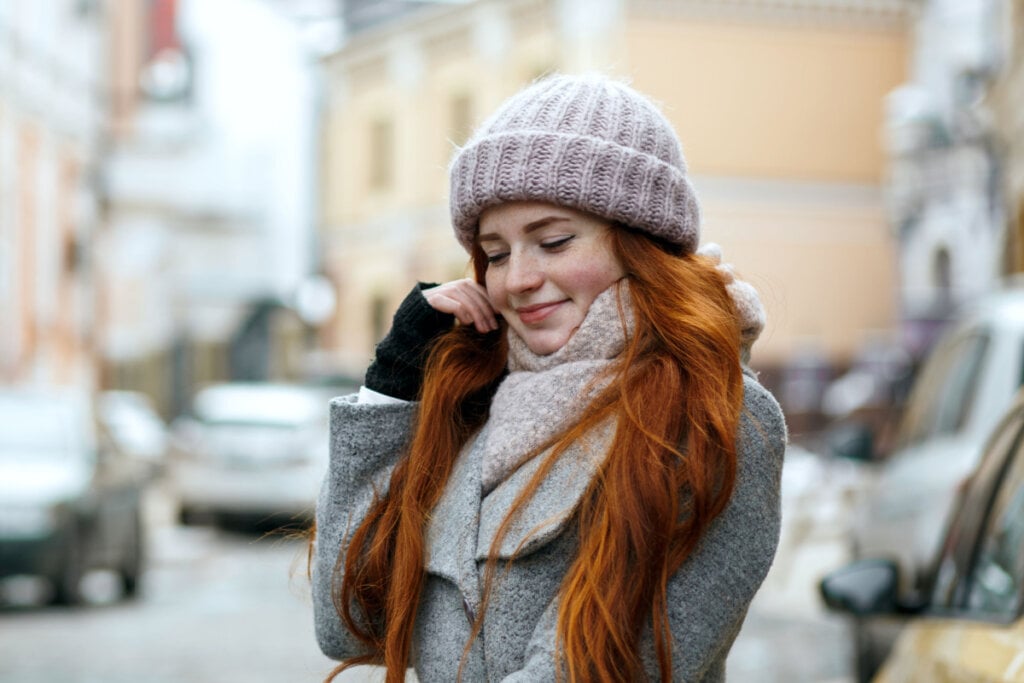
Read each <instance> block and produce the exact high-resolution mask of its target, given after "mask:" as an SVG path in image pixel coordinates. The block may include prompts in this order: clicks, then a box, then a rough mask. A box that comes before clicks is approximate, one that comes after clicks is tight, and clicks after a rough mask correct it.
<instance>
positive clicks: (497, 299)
mask: <svg viewBox="0 0 1024 683" xmlns="http://www.w3.org/2000/svg"><path fill="white" fill-rule="evenodd" d="M484 290H486V292H487V300H488V301H490V302H491V307H492V308H495V309H498V310H500V308H501V303H502V301H503V299H504V298H505V296H504V288H503V287H502V286H501V282H500V281H499V278H497V277H495V276H494V275H492V274H491V272H490V271H488V272H486V273H485V274H484Z"/></svg>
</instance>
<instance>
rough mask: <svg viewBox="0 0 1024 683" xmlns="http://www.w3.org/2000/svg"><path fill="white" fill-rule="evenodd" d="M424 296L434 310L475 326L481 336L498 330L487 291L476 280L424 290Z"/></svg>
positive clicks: (454, 281)
mask: <svg viewBox="0 0 1024 683" xmlns="http://www.w3.org/2000/svg"><path fill="white" fill-rule="evenodd" d="M422 294H423V297H424V298H425V299H426V300H427V303H429V304H430V306H431V307H432V308H434V309H435V310H438V311H441V312H442V313H449V314H451V315H454V316H455V318H456V319H457V320H458V321H459V322H460V323H462V324H463V325H473V326H475V327H476V330H477V332H479V333H481V334H487V333H488V332H493V331H494V330H496V329H498V319H497V316H496V315H495V312H494V309H493V308H492V307H491V302H490V299H488V298H487V290H485V289H484V288H483V286H482V285H480V284H479V283H478V282H476V281H475V280H472V279H470V278H465V279H463V280H453V281H451V282H446V283H444V284H443V285H437V286H436V287H431V288H429V289H424V290H422Z"/></svg>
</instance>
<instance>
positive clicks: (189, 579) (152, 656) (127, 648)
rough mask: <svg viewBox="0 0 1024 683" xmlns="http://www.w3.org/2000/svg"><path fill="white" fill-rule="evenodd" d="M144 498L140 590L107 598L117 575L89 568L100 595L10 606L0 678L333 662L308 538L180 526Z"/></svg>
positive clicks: (215, 681)
mask: <svg viewBox="0 0 1024 683" xmlns="http://www.w3.org/2000/svg"><path fill="white" fill-rule="evenodd" d="M149 502H150V505H149V510H148V511H149V514H150V521H151V523H152V524H153V527H154V528H153V532H152V534H151V543H150V549H151V557H150V561H149V567H148V569H147V571H146V573H145V575H144V578H143V583H142V593H141V596H140V598H139V599H138V600H137V601H129V602H112V601H110V598H111V597H113V592H114V591H115V589H114V588H113V587H112V586H111V585H110V584H112V583H113V582H110V581H105V580H104V579H105V578H106V577H105V576H104V575H102V574H93V575H90V576H89V577H87V579H86V581H87V584H90V585H89V588H90V597H91V598H92V600H93V601H94V602H95V603H100V604H91V605H88V606H85V607H82V608H79V609H62V608H53V607H42V608H39V607H34V606H32V607H28V606H25V607H14V606H11V605H5V606H4V607H3V608H2V609H0V632H2V633H3V637H2V638H0V681H4V682H5V683H8V682H9V683H58V682H60V683H129V682H132V683H135V682H137V681H141V680H146V681H151V682H152V683H180V682H181V681H190V682H194V683H231V682H233V681H239V682H242V681H318V680H322V679H323V677H324V675H325V674H326V673H327V671H329V670H330V665H331V663H330V662H329V660H327V659H326V658H324V657H323V656H322V655H321V654H320V651H319V650H318V649H317V646H316V641H315V639H314V636H313V621H312V614H311V611H310V606H309V598H308V587H307V586H308V584H307V582H306V579H305V576H304V574H303V572H304V562H303V556H302V553H303V548H304V542H303V541H301V540H297V539H285V538H282V537H280V536H274V535H261V534H259V533H257V532H241V531H239V532H234V531H222V530H218V529H214V528H213V527H182V526H178V525H176V524H171V523H170V519H169V516H168V515H167V514H166V513H167V512H169V510H168V509H167V507H166V501H165V500H163V499H162V497H161V496H160V495H159V494H157V495H154V496H151V499H150V501H149ZM6 588H7V592H15V593H16V592H19V590H18V589H19V587H18V586H7V587H6ZM26 588H27V586H26ZM8 597H9V598H10V597H11V596H8ZM108 602H109V604H103V603H108ZM342 680H344V679H342ZM350 680H359V679H358V678H353V679H350Z"/></svg>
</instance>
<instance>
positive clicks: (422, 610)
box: [312, 375, 786, 683]
mask: <svg viewBox="0 0 1024 683" xmlns="http://www.w3.org/2000/svg"><path fill="white" fill-rule="evenodd" d="M415 409H416V404H412V403H408V404H387V405H367V404H359V403H357V402H356V398H355V396H347V397H343V398H338V399H334V400H333V401H332V402H331V461H330V468H329V471H328V474H327V477H326V479H325V480H324V483H323V488H322V490H321V493H320V497H319V501H318V504H317V513H316V516H317V537H316V540H315V547H314V553H313V566H312V581H313V608H314V618H315V626H316V634H317V639H318V641H319V644H320V648H321V649H322V650H323V652H324V653H325V654H326V655H328V656H329V657H332V658H334V659H345V658H347V657H351V656H354V655H356V654H359V653H360V645H359V643H358V641H356V640H355V639H354V638H353V637H352V636H351V634H350V633H349V632H348V631H347V629H346V628H345V627H344V625H343V624H342V622H341V620H340V618H339V617H338V615H337V613H336V612H335V609H334V606H333V604H332V602H331V576H332V572H333V570H334V567H335V563H336V561H337V558H338V553H339V550H340V549H341V547H342V544H343V543H344V542H345V540H344V537H345V534H346V530H349V531H351V530H354V529H355V528H356V526H358V524H359V523H360V521H361V520H362V519H363V516H364V515H365V514H366V511H367V509H368V507H369V504H370V501H371V500H372V496H373V489H374V488H375V487H376V488H377V489H378V490H380V491H385V490H386V489H387V483H388V477H389V475H390V471H391V468H392V467H393V465H394V463H395V460H396V458H397V456H398V454H399V453H400V452H401V451H402V449H403V447H404V446H405V444H406V442H407V440H408V438H409V434H410V426H411V423H412V419H413V414H414V411H415ZM484 429H486V426H485V427H484ZM785 444H786V427H785V422H784V420H783V417H782V412H781V410H780V408H779V405H778V403H776V401H775V399H774V398H772V396H771V394H769V393H768V392H767V391H766V390H765V389H764V388H763V387H762V386H761V385H760V384H758V383H757V381H756V380H754V379H753V378H752V377H751V376H749V375H746V376H745V377H744V410H743V415H742V419H741V423H740V432H739V440H738V473H737V479H736V487H735V491H734V493H733V496H732V499H731V501H730V503H729V505H728V507H727V508H726V510H725V511H724V512H723V513H722V514H721V515H720V516H719V517H718V518H717V519H716V520H715V521H714V523H713V524H712V526H711V527H710V528H709V529H708V531H707V533H706V535H705V537H704V538H703V540H702V541H701V543H700V545H699V547H698V549H697V551H696V552H695V553H694V554H693V555H692V556H691V557H690V558H689V559H688V560H687V561H686V562H685V563H684V564H683V565H682V566H681V567H680V568H679V570H678V571H677V572H676V573H675V575H674V576H673V577H672V578H671V580H670V582H669V585H668V610H669V620H670V624H671V630H672V635H673V650H672V665H673V671H672V678H673V680H676V681H687V682H689V683H697V682H698V681H708V682H712V681H722V680H724V678H725V660H726V655H727V654H728V652H729V649H730V647H731V646H732V643H733V641H734V639H735V638H736V635H737V634H738V633H739V630H740V626H741V624H742V622H743V619H744V617H745V616H746V612H747V608H748V606H749V604H750V601H751V600H752V598H753V596H754V593H755V592H756V591H757V589H758V587H759V586H760V585H761V582H762V581H763V580H764V577H765V575H766V574H767V572H768V569H769V567H770V566H771V563H772V559H773V557H774V555H775V549H776V546H777V543H778V536H779V522H780V510H779V482H780V474H781V469H782V460H783V452H784V450H785ZM479 450H480V449H476V448H473V447H472V445H471V446H470V447H468V448H466V449H464V451H463V453H462V454H461V455H460V457H459V459H458V461H457V463H456V465H455V469H454V471H453V473H452V476H451V478H450V480H449V483H448V486H447V487H446V489H445V492H444V494H443V496H442V498H441V500H440V501H439V503H438V505H437V507H436V509H435V510H434V514H433V516H432V519H431V522H430V524H429V526H428V529H427V533H426V548H427V553H426V554H427V561H426V571H427V579H426V583H425V586H424V591H423V594H422V598H421V603H420V607H419V612H418V616H417V621H416V627H415V635H414V642H413V654H412V659H413V661H412V663H411V664H412V666H413V667H414V668H415V670H416V673H417V675H418V677H419V680H420V681H421V682H422V683H433V682H435V681H444V682H448V681H454V680H455V679H456V672H457V670H458V666H459V661H460V658H461V656H462V653H463V649H464V647H465V644H466V642H467V640H468V638H469V635H470V620H471V619H472V618H473V617H474V615H475V614H476V611H477V610H478V609H479V606H480V604H479V603H480V599H481V588H482V582H483V568H484V562H485V559H486V552H487V550H488V548H490V547H491V541H492V540H493V538H494V536H495V533H496V531H497V528H498V525H499V524H500V523H501V521H502V520H503V519H504V516H505V514H506V513H507V512H508V509H509V506H510V505H511V503H512V501H513V500H515V498H516V496H517V494H518V493H519V492H520V491H521V490H522V487H523V486H525V484H526V482H527V481H529V478H530V476H531V475H532V474H533V471H534V470H533V467H532V466H535V465H536V464H537V463H539V462H540V460H542V458H540V457H538V458H535V459H534V460H533V461H531V462H530V463H527V464H526V465H524V466H523V467H522V468H520V469H519V470H518V471H517V472H516V473H515V474H513V475H512V476H510V477H509V478H508V479H507V480H505V481H504V482H503V483H502V484H500V485H499V486H498V487H497V488H495V489H494V490H493V491H491V492H490V493H489V494H488V495H487V496H486V497H483V498H482V497H481V486H480V471H481V463H480V453H479ZM566 456H567V457H563V458H561V459H560V461H559V462H558V463H556V465H555V467H554V469H553V470H552V472H551V473H550V476H548V477H547V478H546V479H545V480H544V482H543V483H542V484H541V486H540V487H539V489H538V490H537V492H536V495H535V496H534V498H533V499H532V500H531V501H530V503H529V504H528V505H527V506H526V508H525V509H524V511H523V514H522V515H521V517H520V520H519V522H518V523H517V524H515V525H514V526H513V528H512V529H511V531H510V533H509V534H508V535H507V536H506V538H505V539H504V541H503V544H502V547H501V555H502V557H503V558H507V557H509V556H510V555H511V554H512V553H513V552H514V551H515V550H516V549H517V548H519V554H518V556H517V559H515V560H514V561H513V562H512V564H511V569H510V570H509V572H508V574H507V575H505V576H504V577H503V579H502V580H500V581H496V582H495V586H494V588H493V592H492V595H491V601H490V605H489V606H488V609H487V614H486V615H485V617H484V623H483V630H482V633H481V634H480V636H479V637H478V638H477V639H476V641H475V642H474V645H473V647H472V650H471V651H470V655H469V658H468V661H467V663H466V666H465V668H464V670H463V680H465V681H474V682H475V681H507V682H516V681H521V682H524V683H527V682H528V683H538V682H543V681H554V680H555V678H556V676H555V663H554V660H553V651H554V646H555V625H556V621H557V610H558V603H557V593H558V587H559V584H560V581H561V579H562V576H563V575H564V573H565V572H566V571H567V569H568V567H569V565H570V563H571V562H572V559H573V557H574V556H575V552H576V540H575V538H574V534H573V533H572V532H571V531H570V529H569V528H568V525H567V524H566V520H567V519H568V517H569V516H570V515H571V513H572V510H573V508H574V506H575V505H576V503H577V502H578V501H579V499H580V497H581V496H582V494H583V492H584V490H585V489H586V487H587V484H588V483H589V481H590V476H591V474H592V472H593V467H594V466H595V465H596V462H595V461H594V459H589V460H588V459H587V458H580V457H575V458H574V457H572V454H571V453H567V454H566ZM500 566H502V567H503V566H504V563H501V564H500ZM643 647H644V653H643V654H644V660H645V661H646V662H647V671H648V676H649V678H651V679H652V680H657V679H658V667H657V664H656V659H655V657H654V648H653V640H652V638H651V637H650V634H649V633H648V637H645V638H644V639H643Z"/></svg>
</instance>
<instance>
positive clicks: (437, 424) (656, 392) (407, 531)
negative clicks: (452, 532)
mask: <svg viewBox="0 0 1024 683" xmlns="http://www.w3.org/2000/svg"><path fill="white" fill-rule="evenodd" d="M609 239H610V246H611V248H612V249H613V250H614V252H615V253H616V254H617V255H618V257H619V259H620V262H621V263H622V265H623V267H624V270H625V273H626V279H627V282H628V286H629V292H630V296H631V299H632V304H633V307H634V311H635V319H636V328H635V332H634V334H633V335H632V336H631V337H630V338H629V340H628V341H627V344H626V347H625V349H624V350H623V352H622V353H621V354H620V356H619V357H618V358H617V359H616V362H615V363H613V364H612V366H611V368H610V370H609V372H611V373H612V376H611V378H610V379H611V381H610V382H608V383H607V386H606V388H604V389H603V390H602V391H601V392H600V393H599V394H598V395H597V396H596V397H595V398H594V400H593V401H592V402H591V403H590V405H589V406H588V408H587V409H586V410H585V411H584V413H583V415H582V417H581V418H580V420H579V421H578V422H577V423H576V424H573V425H566V429H565V431H564V432H563V433H562V434H560V435H559V436H558V437H556V438H555V439H554V440H553V441H552V442H550V443H548V444H545V446H544V447H543V448H542V449H539V451H545V450H546V451H547V454H546V455H544V456H543V457H544V458H545V460H544V462H543V463H542V465H541V467H540V468H539V469H538V472H537V473H536V475H535V476H534V477H533V478H532V480H531V481H530V483H529V485H528V486H527V487H526V489H525V490H524V492H523V493H522V494H521V495H520V496H519V498H518V499H517V500H516V502H515V503H514V504H513V506H512V508H511V510H510V512H509V514H508V515H507V517H506V518H505V520H504V523H503V525H502V526H501V528H500V529H499V532H498V534H497V537H496V539H495V541H494V545H493V546H492V547H491V552H490V559H489V560H488V561H487V564H486V567H485V575H484V596H483V599H484V604H483V606H482V608H481V609H480V610H479V616H478V617H477V620H476V623H475V624H474V627H473V631H472V637H471V638H470V642H469V643H467V644H466V650H465V653H464V656H463V663H465V658H466V654H468V652H469V647H470V644H471V643H472V640H473V639H474V638H475V637H476V636H477V635H478V634H479V631H480V628H481V625H482V620H483V618H484V615H485V613H486V605H487V598H488V596H489V595H490V592H491V588H492V586H493V584H494V581H495V580H496V575H497V572H496V566H497V548H498V547H500V544H501V541H502V539H503V538H504V537H505V535H506V533H507V530H508V528H509V527H510V525H511V522H512V521H513V520H514V519H515V517H516V515H517V514H518V513H519V511H520V510H521V509H522V507H523V504H524V503H525V502H526V501H527V500H529V498H530V497H531V496H532V495H533V493H534V492H535V491H536V488H537V486H538V485H539V483H540V481H541V480H542V479H543V477H544V476H545V474H546V473H547V472H548V471H549V470H550V467H551V465H552V464H553V463H554V461H555V460H556V459H557V458H558V457H559V456H560V455H561V454H562V453H563V452H564V451H565V449H566V448H567V447H568V445H569V444H571V443H572V442H574V441H575V440H577V439H579V438H580V437H581V436H583V435H584V434H586V433H587V432H588V431H590V430H592V429H595V428H596V427H598V425H600V424H602V423H605V422H606V421H607V420H609V419H612V420H614V421H615V424H616V430H615V435H614V437H613V438H612V441H611V444H610V446H609V447H608V452H607V455H606V457H605V459H604V461H603V464H602V465H601V466H600V467H599V468H598V472H597V474H596V476H595V478H594V479H593V481H592V482H591V484H590V485H589V487H588V489H587V490H586V491H585V493H584V495H583V498H582V500H581V502H580V503H579V504H578V506H577V508H576V510H575V511H574V513H573V521H572V523H574V524H575V525H576V529H577V532H578V538H579V549H578V552H577V554H576V557H575V558H574V560H573V561H572V564H571V566H570V568H569V570H568V572H567V573H566V575H565V577H564V578H563V580H562V583H561V586H560V589H559V591H560V610H559V616H558V625H557V643H556V644H555V648H556V653H557V657H558V659H559V667H558V668H559V670H560V672H561V673H560V675H561V676H562V677H564V678H567V679H568V680H570V681H591V680H595V681H623V680H637V679H641V678H644V677H645V673H644V668H643V663H642V661H641V657H640V654H639V653H640V649H641V648H640V638H641V633H643V630H644V628H645V626H648V625H649V626H650V627H651V632H652V633H653V636H654V650H655V653H656V656H657V661H658V665H659V668H660V672H661V674H660V675H661V680H663V681H669V680H671V676H672V655H673V653H672V639H671V631H670V627H669V623H668V605H667V585H668V581H669V579H670V578H671V577H672V575H673V573H674V572H675V571H676V570H677V569H678V568H679V567H680V565H682V564H683V562H685V561H686V559H687V557H689V556H690V554H691V553H692V552H693V550H694V548H695V547H696V545H697V543H698V541H699V540H700V538H701V536H702V535H703V533H704V532H705V530H706V529H707V528H708V526H709V525H710V524H711V522H712V520H714V519H715V517H716V516H717V515H718V514H719V513H721V512H722V510H723V509H724V508H725V506H726V504H727V503H728V501H729V498H730V496H731V494H732V490H733V486H734V482H735V478H736V444H735V438H736V432H737V427H738V423H739V419H740V411H741V408H742V402H743V380H742V374H741V368H740V363H739V341H740V331H739V325H738V322H737V317H736V312H735V309H734V307H733V303H732V300H731V298H730V297H729V295H728V293H727V292H726V289H725V281H724V280H723V278H722V276H721V275H720V274H719V273H718V271H717V270H716V269H715V267H714V264H713V263H712V262H710V261H709V260H708V259H705V258H703V257H701V256H697V255H693V254H689V255H679V254H676V253H673V250H672V248H671V247H670V246H666V245H664V244H661V243H658V242H656V241H654V240H652V239H650V238H649V237H647V236H645V235H643V234H640V233H637V232H634V231H631V230H628V229H625V228H621V227H618V226H616V227H614V228H613V229H611V230H610V231H609ZM473 266H474V271H475V274H476V279H477V281H479V282H481V283H482V282H483V281H484V274H485V271H486V259H485V258H484V256H483V253H482V252H481V251H480V250H479V249H477V250H475V252H474V255H473ZM620 305H621V302H620ZM504 337H505V335H504V326H503V327H502V329H501V330H499V331H498V332H495V333H491V334H489V335H480V334H478V333H476V332H475V331H474V330H473V328H472V326H456V327H455V328H453V329H452V330H451V332H449V333H447V334H446V335H445V336H443V337H442V338H441V339H440V341H439V342H438V343H437V344H436V346H435V347H434V349H433V351H432V353H431V356H430V359H429V361H428V363H427V368H426V373H425V378H424V384H423V390H422V394H421V397H420V399H421V403H420V407H419V414H418V416H417V419H416V424H415V429H414V433H413V437H412V440H411V442H410V444H409V446H408V452H407V453H406V454H404V456H403V457H402V458H401V459H400V460H399V462H398V464H397V465H396V467H395V468H394V471H393V473H392V475H391V480H390V483H389V486H388V489H387V493H386V494H384V495H381V496H378V497H377V499H376V500H375V502H374V503H373V505H372V506H371V508H370V510H369V513H368V515H367V516H366V518H365V519H364V520H363V522H362V524H360V525H359V526H358V528H356V529H355V531H354V532H353V533H352V535H351V537H350V539H349V543H348V549H347V552H345V551H342V553H341V554H340V556H339V558H338V562H337V564H336V567H335V573H334V577H333V583H332V597H333V601H334V605H335V608H336V609H337V611H338V614H339V615H340V617H341V619H342V620H343V622H344V623H345V625H346V626H347V627H348V629H350V630H351V632H352V633H353V634H354V635H355V636H356V637H357V638H358V639H359V640H360V641H361V642H362V643H363V644H364V645H365V646H366V649H367V651H368V654H365V655H363V656H359V657H355V658H352V659H350V660H347V661H345V662H344V663H342V664H340V665H339V666H338V667H337V668H336V669H335V670H334V671H332V672H331V673H330V675H329V676H328V678H327V680H328V681H330V680H332V679H333V678H334V677H335V676H337V675H338V674H339V673H340V672H341V671H343V670H344V669H346V668H348V667H350V666H354V665H356V664H377V665H382V666H384V667H385V668H386V670H387V678H386V680H387V683H397V682H398V681H402V680H404V678H405V672H406V669H407V667H408V666H409V665H410V661H409V655H410V650H411V645H412V639H413V628H414V624H415V621H416V613H417V608H418V606H419V601H420V595H421V591H422V588H423V584H424V580H425V571H424V530H425V526H426V521H427V518H428V516H429V514H430V512H431V510H432V509H433V507H434V505H435V504H436V503H437V501H438V500H439V498H440V496H441V493H442V491H443V490H444V487H445V484H446V482H447V481H448V477H449V476H450V474H451V471H452V469H453V464H454V462H455V460H456V457H457V456H458V454H459V452H460V451H461V449H462V448H463V446H464V445H465V444H466V442H467V441H468V440H469V439H470V437H471V436H472V435H473V433H474V432H475V431H476V430H477V429H479V428H480V427H481V426H482V424H483V423H484V421H486V419H487V405H488V403H489V399H490V397H491V396H493V392H494V390H495V388H496V386H497V383H498V381H499V380H500V378H501V376H502V373H503V372H504V368H505V363H506V360H507V346H506V344H505V341H504ZM538 454H539V453H538Z"/></svg>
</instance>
